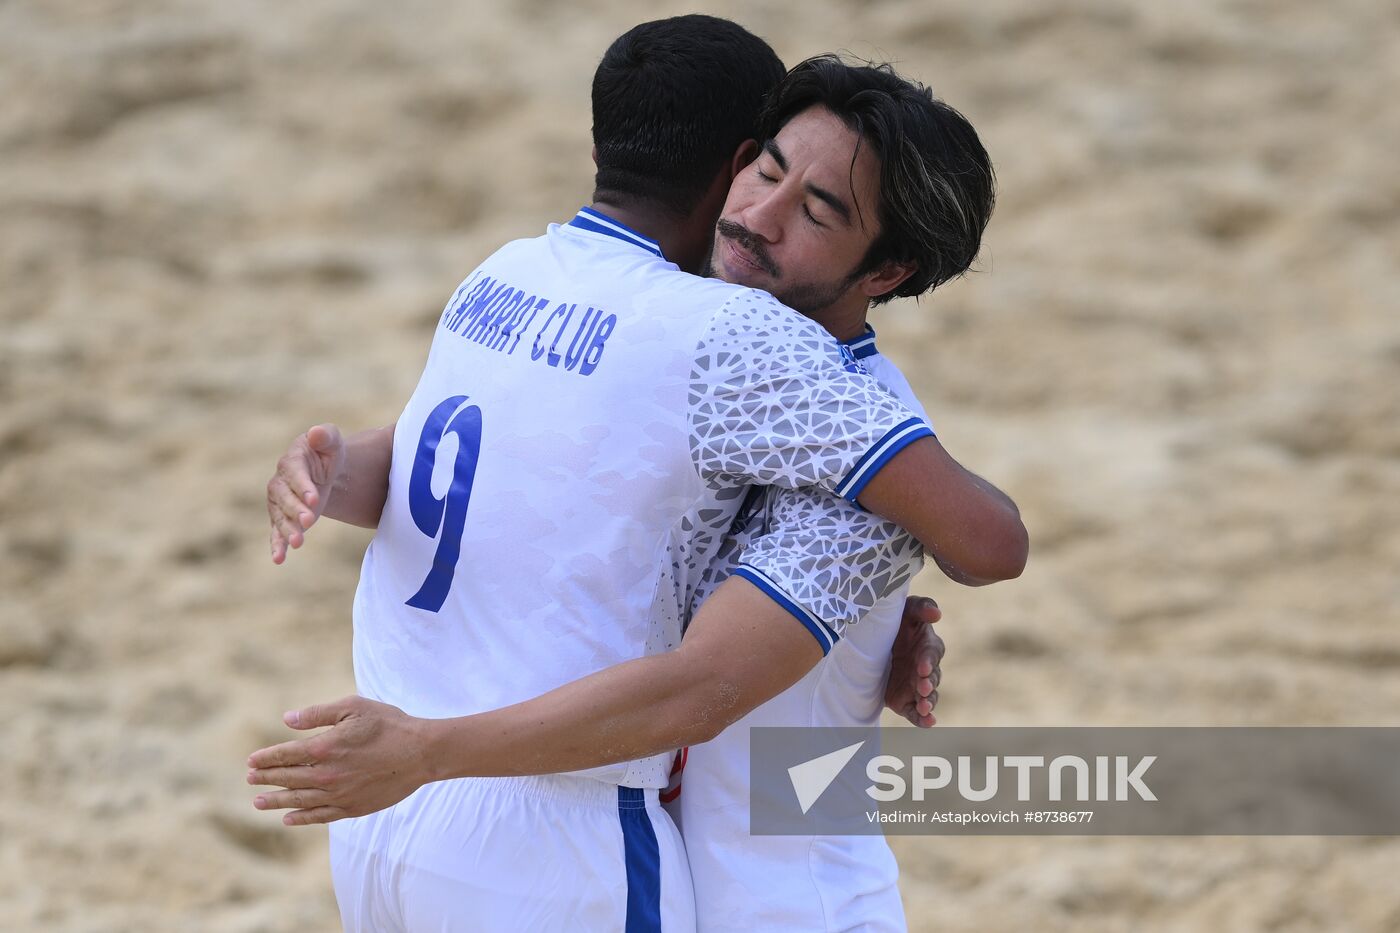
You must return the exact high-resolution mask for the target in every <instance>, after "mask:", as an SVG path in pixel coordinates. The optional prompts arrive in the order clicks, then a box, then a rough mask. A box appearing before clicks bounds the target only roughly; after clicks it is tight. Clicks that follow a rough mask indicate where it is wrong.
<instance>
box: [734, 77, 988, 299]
mask: <svg viewBox="0 0 1400 933" xmlns="http://www.w3.org/2000/svg"><path fill="white" fill-rule="evenodd" d="M812 106H822V107H825V108H826V109H828V110H830V111H831V112H832V113H834V114H835V115H836V116H837V117H839V118H840V119H841V120H843V121H845V123H846V125H847V126H849V127H850V128H851V129H853V130H854V131H855V132H856V133H857V135H858V136H859V137H860V140H861V142H862V143H868V144H869V145H870V146H871V148H872V149H874V150H875V154H876V155H877V156H879V161H880V204H879V220H880V235H879V236H878V237H877V238H876V240H875V242H873V243H872V244H871V245H870V249H869V251H868V252H867V253H866V255H865V258H864V260H862V262H861V265H860V267H859V268H857V269H856V271H855V272H854V273H853V274H852V278H853V279H854V278H858V277H859V276H862V275H864V274H865V273H867V272H871V271H873V270H875V269H878V268H879V267H880V266H881V265H882V264H884V263H886V262H890V261H894V262H898V263H911V264H913V266H914V273H913V275H911V276H909V278H908V279H906V280H905V281H904V282H902V283H901V284H900V285H899V286H898V287H897V288H895V289H893V290H891V291H889V292H886V293H885V294H883V295H880V296H878V297H876V298H874V299H873V302H874V303H875V304H881V303H883V302H886V301H889V300H890V299H892V298H906V297H910V296H914V295H922V294H923V293H924V292H926V291H929V290H930V289H932V288H935V287H936V286H939V285H942V284H943V283H944V282H947V281H948V280H949V279H954V278H957V277H958V276H960V275H962V274H963V273H964V272H966V271H967V270H968V269H969V268H970V267H971V266H972V262H973V260H974V259H976V258H977V253H978V251H979V250H980V249H981V246H982V233H983V231H984V230H986V228H987V222H988V221H989V220H990V219H991V217H992V208H993V206H994V205H995V203H996V176H995V174H994V173H993V171H992V163H991V159H989V158H988V156H987V150H986V149H984V148H983V147H982V142H981V140H979V139H978V138H977V131H976V130H974V129H973V128H972V124H971V123H969V122H968V121H967V119H966V118H965V117H964V116H963V115H962V114H960V113H958V112H957V111H956V110H954V109H953V108H952V107H950V106H948V105H947V104H945V103H944V102H943V101H941V100H938V99H937V98H935V97H934V96H933V93H932V92H931V91H930V90H929V89H928V88H926V87H924V86H923V85H922V84H918V83H915V82H913V81H909V80H907V79H906V78H903V77H901V76H900V75H898V74H897V73H896V72H895V70H894V69H893V68H892V67H891V66H889V65H887V64H873V63H868V62H867V63H862V64H859V65H857V64H850V63H848V62H846V61H844V60H842V59H841V58H840V57H839V56H836V55H818V56H816V57H815V58H809V59H807V60H806V61H804V62H802V63H801V64H800V65H798V66H797V67H795V68H793V69H792V70H791V71H789V72H788V73H787V76H786V77H785V78H783V80H782V81H781V82H780V83H779V84H778V86H777V87H776V88H775V89H774V90H773V92H772V94H771V95H770V96H769V99H768V104H767V106H766V108H765V109H764V112H763V115H762V117H761V119H760V126H759V130H760V132H761V133H762V134H763V136H762V137H761V138H763V139H772V138H773V137H774V136H776V135H777V133H778V131H779V130H781V129H782V128H783V126H784V125H785V124H786V123H787V122H788V121H789V120H791V119H792V118H793V117H795V116H797V115H798V114H799V113H801V112H802V111H804V110H806V109H807V108H809V107H812ZM856 151H857V153H858V152H859V151H860V150H859V144H858V147H857V150H856ZM851 171H852V172H854V171H855V162H854V160H852V163H851Z"/></svg>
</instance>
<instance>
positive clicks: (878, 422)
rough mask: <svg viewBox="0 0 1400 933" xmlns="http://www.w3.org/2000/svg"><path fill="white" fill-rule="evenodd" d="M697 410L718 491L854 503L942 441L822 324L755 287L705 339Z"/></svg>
mask: <svg viewBox="0 0 1400 933" xmlns="http://www.w3.org/2000/svg"><path fill="white" fill-rule="evenodd" d="M688 414H689V421H690V435H691V437H690V447H691V454H692V456H693V458H694V461H695V467H696V469H697V470H698V471H699V473H700V476H701V477H702V478H703V479H704V480H705V482H706V483H708V484H710V485H711V486H714V487H721V486H737V485H744V484H747V483H758V484H761V485H765V486H782V487H785V488H789V489H792V488H796V487H800V486H820V487H822V488H825V489H829V490H832V491H834V492H835V493H836V494H837V495H839V496H842V497H843V498H846V499H849V500H851V501H852V502H854V501H855V500H856V497H857V496H858V495H860V492H861V490H862V489H864V488H865V485H866V484H867V483H868V482H869V481H870V479H871V477H873V476H874V475H875V474H876V473H877V472H879V470H880V469H881V468H882V467H883V466H884V465H885V464H886V463H887V462H888V461H889V459H890V458H891V457H893V456H894V455H895V454H897V453H898V452H899V451H900V450H902V449H903V448H904V447H905V446H906V445H908V444H910V443H913V442H914V441H916V440H918V439H919V438H921V437H931V436H932V435H933V431H932V429H930V428H929V426H928V424H927V423H925V421H924V420H923V419H922V418H921V417H919V416H918V415H917V414H915V413H914V412H912V411H910V410H909V409H908V408H907V407H905V406H904V404H903V403H901V402H900V401H899V400H898V399H897V398H895V397H894V396H893V395H892V394H890V392H889V391H888V390H887V389H885V388H884V387H883V386H882V385H880V383H879V381H878V380H876V379H875V378H874V377H873V376H871V375H870V374H869V373H868V372H866V371H865V369H864V367H862V366H861V365H860V363H859V362H857V361H856V359H855V357H854V356H852V355H851V354H850V352H849V351H845V350H844V348H843V347H842V346H841V344H840V343H838V342H837V341H836V340H835V339H834V338H833V337H832V336H831V335H830V334H828V333H827V332H826V331H825V330H824V329H823V328H822V327H821V326H820V325H818V324H816V323H815V322H813V321H810V320H808V319H807V318H804V317H803V316H802V315H800V314H798V313H797V312H796V311H793V310H792V309H790V308H787V307H784V306H783V305H782V304H780V303H779V302H778V301H777V300H776V299H774V298H773V297H771V296H769V295H767V294H765V293H763V292H758V291H753V290H745V291H742V292H739V293H738V294H736V295H735V296H734V297H733V298H731V299H730V300H729V301H727V302H726V303H725V305H724V306H723V307H722V308H721V309H720V310H719V311H718V312H717V313H716V314H715V316H714V317H713V318H712V319H711V321H710V324H709V327H708V329H707V330H706V332H705V335H704V336H703V337H702V338H701V341H700V344H699V346H698V347H697V348H696V352H695V357H694V364H693V366H692V370H691V374H690V393H689V413H688Z"/></svg>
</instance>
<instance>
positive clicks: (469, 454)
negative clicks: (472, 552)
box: [407, 395, 481, 612]
mask: <svg viewBox="0 0 1400 933" xmlns="http://www.w3.org/2000/svg"><path fill="white" fill-rule="evenodd" d="M466 400H467V397H466V396H465V395H454V396H453V397H452V398H450V399H447V400H446V401H444V402H442V403H441V404H440V405H438V406H437V407H436V408H434V409H433V412H432V414H430V415H428V420H427V422H426V423H424V425H423V434H422V436H421V437H419V439H418V452H417V454H416V455H415V456H414V458H413V472H412V474H411V475H410V477H409V481H408V510H409V513H410V514H411V515H412V516H413V523H414V524H415V525H417V526H418V530H419V531H421V532H423V534H425V535H427V536H428V537H429V538H437V539H438V546H437V552H436V553H434V554H433V566H432V568H431V569H429V571H428V576H427V578H426V579H425V580H424V581H423V585H422V586H420V587H419V588H418V592H417V593H414V594H413V595H412V596H411V597H409V599H408V601H407V602H408V605H410V606H413V607H414V608H415V609H426V610H427V611H429V612H437V611H438V610H439V609H441V608H442V604H443V602H445V601H446V600H447V591H448V590H450V589H451V588H452V576H453V574H454V573H455V572H456V570H457V558H458V557H459V556H461V553H462V529H463V528H465V527H466V523H467V504H468V503H470V502H471V498H472V483H473V482H474V481H475V479H476V461H477V456H478V455H479V454H480V453H481V409H480V408H478V407H477V406H476V405H471V406H468V407H467V408H463V409H462V410H461V411H457V409H458V407H459V406H461V404H462V403H463V402H465V401H466ZM454 413H455V415H454ZM448 434H455V435H457V462H456V463H455V464H454V465H453V467H452V485H451V486H449V487H448V489H447V495H446V496H444V497H442V498H441V499H439V498H438V497H437V496H435V495H433V485H432V480H433V465H434V464H435V463H436V462H437V448H438V444H440V443H441V442H442V439H443V438H444V437H446V436H447V435H448ZM439 532H441V536H439Z"/></svg>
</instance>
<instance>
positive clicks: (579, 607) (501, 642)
mask: <svg viewBox="0 0 1400 933" xmlns="http://www.w3.org/2000/svg"><path fill="white" fill-rule="evenodd" d="M931 433H932V432H931V431H930V430H929V428H928V426H927V425H926V424H924V422H923V420H922V418H921V417H919V416H918V415H916V414H915V413H914V412H912V411H910V410H909V409H908V408H907V407H905V406H904V405H903V404H901V403H900V402H899V401H898V400H896V399H895V398H894V397H893V396H891V395H890V394H889V393H888V392H886V391H885V390H884V389H883V388H882V387H881V386H880V385H879V383H878V382H877V381H876V380H875V379H873V378H872V377H871V376H870V375H869V374H868V373H867V372H865V371H864V369H863V368H862V367H861V366H860V365H859V364H858V363H857V362H856V361H855V359H854V357H853V355H852V354H851V352H850V351H849V350H846V349H844V348H843V347H842V346H841V345H840V344H838V343H837V341H835V340H834V339H833V338H832V337H831V336H830V335H829V334H828V333H827V332H826V331H825V330H823V329H822V328H821V327H820V326H818V325H817V324H815V323H813V322H812V321H810V320H808V319H806V318H804V317H802V316H801V315H800V314H798V313H797V312H795V311H792V310H791V309H789V308H786V307H784V306H783V305H781V304H780V303H778V302H777V301H776V300H775V299H773V298H772V297H771V296H769V295H768V294H766V293H764V292H760V291H755V290H753V289H748V288H743V287H740V286H736V285H730V284H727V283H724V282H719V281H715V280H711V279H703V278H699V277H696V276H692V275H687V274H685V273H683V272H681V271H680V270H679V269H678V268H677V267H676V266H675V265H674V264H673V263H670V262H668V261H667V260H665V259H664V258H663V257H662V255H661V251H660V249H659V248H658V247H657V244H656V243H655V242H654V241H652V240H649V239H647V238H645V237H643V236H641V235H640V234H637V233H635V232H634V231H631V230H629V229H627V228H626V227H624V226H622V225H620V224H618V223H616V222H614V221H612V220H611V219H609V218H608V217H606V216H605V215H603V214H601V213H599V212H597V211H593V210H591V209H588V208H584V209H583V210H581V211H580V212H579V214H578V215H577V216H576V217H575V218H574V219H573V220H572V221H570V222H569V223H568V224H564V225H559V224H555V225H551V226H550V227H549V229H548V232H547V233H546V234H545V235H544V236H542V237H539V238H536V239H529V240H517V241H515V242H513V243H509V244H507V245H506V246H504V247H502V248H501V249H500V250H499V251H497V252H496V253H495V254H494V255H493V256H491V257H490V258H489V259H487V260H486V261H485V262H484V263H482V265H481V266H480V267H478V268H477V269H476V271H474V272H473V273H472V274H471V275H470V276H469V277H468V278H467V279H466V280H465V281H464V282H463V283H462V284H461V285H460V286H459V287H458V289H457V291H456V293H455V294H454V295H453V297H452V300H451V301H449V302H448V305H447V307H446V309H445V310H444V312H443V315H442V318H441V320H440V322H439V324H438V327H437V331H436V333H435V335H434V338H433V343H432V349H431V350H430V352H429V355H428V361H427V365H426V367H425V368H424V371H423V375H422V377H421V379H420V381H419V383H418V387H417V388H416V389H415V391H414V393H413V396H412V398H410V399H409V402H408V405H407V406H406V407H405V408H404V411H403V414H402V415H401V416H400V417H399V420H398V423H397V426H396V429H395V434H394V455H393V464H392V467H391V470H390V475H389V493H388V499H387V501H386V503H385V506H384V512H383V515H382V517H381V519H380V523H379V530H378V533H377V534H376V535H375V538H374V540H373V541H372V542H371V544H370V547H369V549H368V551H367V552H366V554H365V558H364V563H363V566H362V568H361V573H360V583H359V588H358V589H357V590H356V593H355V606H354V663H355V681H356V684H357V687H358V689H359V691H360V693H361V694H362V695H364V696H366V697H369V698H371V699H375V700H380V701H383V702H386V703H391V704H394V705H396V706H399V707H401V708H402V709H404V710H405V711H406V712H408V713H410V714H412V715H417V716H425V717H433V718H438V717H449V716H460V715H466V714H471V713H477V712H483V711H486V710H491V709H497V708H499V707H503V706H507V705H510V704H512V703H517V702H520V701H523V700H526V699H529V698H532V697H535V696H538V695H540V694H542V693H545V692H547V691H549V690H552V689H554V688H556V687H558V686H560V685H562V684H565V683H568V682H570V681H573V680H577V679H578V678H580V677H584V676H586V675H588V674H591V673H593V672H595V671H599V670H602V669H603V668H606V667H610V666H612V665H614V664H619V663H621V662H623V661H628V660H631V659H634V658H638V657H642V656H644V655H648V654H655V653H658V652H661V651H665V650H667V649H669V648H672V647H674V646H675V645H676V644H677V643H678V642H679V640H680V635H681V620H682V617H683V614H684V612H685V610H686V608H687V607H688V606H689V605H690V602H691V598H692V596H693V593H694V590H695V587H696V585H697V584H698V582H699V577H700V574H701V573H702V572H703V570H704V568H705V566H706V565H707V564H708V563H709V560H710V558H711V556H712V555H713V553H714V551H715V549H716V548H717V547H718V546H719V544H720V542H721V540H722V539H723V536H724V534H725V532H726V531H727V530H728V529H729V527H730V524H731V522H732V520H733V518H734V515H735V514H736V512H737V511H738V508H739V506H740V504H741V503H742V501H743V498H744V494H745V488H746V487H747V486H748V485H749V484H751V483H757V484H763V485H773V486H780V487H788V488H791V487H798V486H819V487H821V488H824V489H828V490H832V491H834V492H835V493H837V494H838V495H842V496H845V497H848V498H850V499H852V500H854V499H855V497H856V496H857V495H858V494H859V493H860V491H861V489H863V488H864V486H865V484H866V483H867V482H868V481H869V479H870V477H871V476H873V475H874V474H875V472H876V471H878V470H879V469H880V468H881V467H882V466H883V465H884V464H885V463H886V462H887V461H888V460H889V458H890V457H892V456H894V454H895V453H897V452H898V451H899V450H900V449H902V448H903V447H904V446H905V445H907V444H909V443H911V442H913V441H914V440H916V439H918V438H920V437H924V436H927V435H930V434H931ZM794 570H796V568H794ZM774 572H775V573H777V572H778V571H774ZM776 582H777V583H778V584H779V585H786V583H785V581H783V580H778V581H776ZM795 589H797V587H796V585H795V584H794V585H792V586H791V587H790V590H795ZM789 608H790V609H792V610H795V611H796V612H795V614H798V616H799V618H800V619H801V620H802V621H803V624H809V625H810V623H811V621H812V619H816V620H818V622H819V623H821V622H822V621H823V620H821V613H822V611H823V610H822V607H821V606H820V605H815V604H814V605H806V606H797V605H794V606H790V607H789ZM827 624H832V623H827ZM670 764H671V761H670V756H669V755H667V756H656V757H654V758H652V759H648V760H645V761H640V762H631V763H624V764H620V765H614V766H610V767H606V768H600V769H594V770H593V771H590V772H587V773H588V774H589V775H590V776H593V777H596V778H598V779H600V780H604V781H608V782H611V783H617V784H622V785H625V786H630V787H657V788H660V787H664V786H665V784H666V778H667V773H668V772H669V770H670Z"/></svg>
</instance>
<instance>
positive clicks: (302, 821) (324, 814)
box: [282, 807, 350, 826]
mask: <svg viewBox="0 0 1400 933" xmlns="http://www.w3.org/2000/svg"><path fill="white" fill-rule="evenodd" d="M347 816H350V814H349V813H347V812H345V811H344V810H342V809H341V808H340V807H313V808H312V809H310V810H293V811H292V812H291V813H288V814H285V815H284V816H283V817H282V822H283V823H285V824H286V825H288V826H312V825H315V824H317V823H334V822H335V821H336V820H343V819H345V818H346V817H347Z"/></svg>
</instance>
